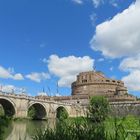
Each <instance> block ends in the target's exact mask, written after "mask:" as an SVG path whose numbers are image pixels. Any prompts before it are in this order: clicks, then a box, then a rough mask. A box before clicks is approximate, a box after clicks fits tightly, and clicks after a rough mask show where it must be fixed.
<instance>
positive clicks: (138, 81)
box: [119, 55, 140, 91]
mask: <svg viewBox="0 0 140 140" xmlns="http://www.w3.org/2000/svg"><path fill="white" fill-rule="evenodd" d="M119 68H120V69H121V70H123V71H128V72H129V74H128V75H127V76H124V77H123V78H122V80H123V81H124V82H125V84H126V86H127V87H128V89H129V90H133V91H140V55H137V56H133V57H128V58H125V59H123V60H122V62H121V63H120V66H119Z"/></svg>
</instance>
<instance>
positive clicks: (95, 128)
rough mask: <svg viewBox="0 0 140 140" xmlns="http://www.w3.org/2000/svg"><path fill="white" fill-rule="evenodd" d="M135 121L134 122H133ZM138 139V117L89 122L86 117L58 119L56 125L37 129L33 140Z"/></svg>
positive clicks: (139, 134)
mask: <svg viewBox="0 0 140 140" xmlns="http://www.w3.org/2000/svg"><path fill="white" fill-rule="evenodd" d="M134 123H135V124H134ZM60 139H61V140H140V124H139V119H138V118H135V117H129V116H128V117H124V118H113V117H110V118H107V119H106V120H105V121H104V122H102V123H96V124H94V123H91V121H90V120H89V119H88V118H76V119H70V120H69V119H68V120H65V121H59V123H57V125H56V127H55V128H53V129H51V128H49V127H47V128H46V129H45V131H41V130H39V131H37V133H36V135H35V136H33V140H60Z"/></svg>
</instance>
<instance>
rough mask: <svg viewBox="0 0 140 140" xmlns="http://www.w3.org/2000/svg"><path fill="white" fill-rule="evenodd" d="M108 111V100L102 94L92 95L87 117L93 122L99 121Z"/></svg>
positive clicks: (102, 119)
mask: <svg viewBox="0 0 140 140" xmlns="http://www.w3.org/2000/svg"><path fill="white" fill-rule="evenodd" d="M108 112H109V102H108V100H107V99H106V98H105V97H103V96H93V97H92V98H91V99H90V104H89V117H90V119H91V120H92V121H93V122H94V123H101V122H102V121H104V120H105V119H106V117H107V116H108Z"/></svg>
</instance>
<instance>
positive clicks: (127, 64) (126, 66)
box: [119, 55, 140, 71]
mask: <svg viewBox="0 0 140 140" xmlns="http://www.w3.org/2000/svg"><path fill="white" fill-rule="evenodd" d="M119 68H120V69H121V70H123V71H133V70H140V55H137V56H134V57H128V58H125V59H123V60H122V62H121V64H120V66H119Z"/></svg>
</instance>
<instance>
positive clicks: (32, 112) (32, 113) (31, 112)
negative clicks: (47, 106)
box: [28, 106, 36, 119]
mask: <svg viewBox="0 0 140 140" xmlns="http://www.w3.org/2000/svg"><path fill="white" fill-rule="evenodd" d="M28 117H30V118H31V119H36V109H35V108H34V107H33V106H32V107H30V108H29V110H28Z"/></svg>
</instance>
